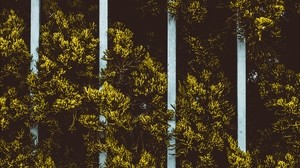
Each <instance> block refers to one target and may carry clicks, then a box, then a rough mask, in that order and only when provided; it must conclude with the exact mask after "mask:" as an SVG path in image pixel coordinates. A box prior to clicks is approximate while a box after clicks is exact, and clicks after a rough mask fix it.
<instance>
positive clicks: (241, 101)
mask: <svg viewBox="0 0 300 168" xmlns="http://www.w3.org/2000/svg"><path fill="white" fill-rule="evenodd" d="M238 19H239V17H238ZM240 29H241V27H240V25H239V21H238V20H237V106H238V107H237V113H238V114H237V115H238V116H237V117H238V123H237V128H238V132H237V136H238V146H239V148H240V149H241V150H242V151H246V39H245V37H243V36H242V35H239V33H238V32H239V30H240Z"/></svg>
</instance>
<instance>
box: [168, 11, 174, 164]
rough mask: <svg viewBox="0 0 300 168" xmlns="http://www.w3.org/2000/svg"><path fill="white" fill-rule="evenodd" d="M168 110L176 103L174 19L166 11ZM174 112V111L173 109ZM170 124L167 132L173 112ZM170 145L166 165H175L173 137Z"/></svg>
mask: <svg viewBox="0 0 300 168" xmlns="http://www.w3.org/2000/svg"><path fill="white" fill-rule="evenodd" d="M167 19H168V51H167V54H168V55H167V56H168V100H167V104H168V110H173V111H174V110H175V109H174V108H173V107H175V105H176V20H175V18H174V17H172V16H171V14H170V13H168V16H167ZM174 112H175V111H174ZM168 124H169V125H170V126H169V128H168V132H169V133H171V132H172V131H173V130H174V129H175V125H176V119H175V114H174V116H173V119H172V120H169V121H168ZM169 143H170V146H169V147H168V149H167V167H168V168H175V167H176V155H175V154H176V150H175V144H176V141H175V138H174V137H172V138H171V140H170V142H169Z"/></svg>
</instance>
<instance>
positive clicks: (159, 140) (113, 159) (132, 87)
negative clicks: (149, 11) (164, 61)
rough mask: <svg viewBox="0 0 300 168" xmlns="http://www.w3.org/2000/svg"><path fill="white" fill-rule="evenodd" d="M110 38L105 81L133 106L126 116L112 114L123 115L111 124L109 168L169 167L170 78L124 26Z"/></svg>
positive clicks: (114, 29)
mask: <svg viewBox="0 0 300 168" xmlns="http://www.w3.org/2000/svg"><path fill="white" fill-rule="evenodd" d="M108 34H109V43H110V44H109V49H108V51H107V52H106V58H105V59H107V61H108V67H107V69H106V70H105V71H104V72H103V80H104V81H107V82H108V83H110V84H111V85H112V86H113V87H114V88H116V89H118V90H120V92H121V93H122V94H124V95H125V96H126V97H128V99H129V100H128V101H130V103H129V104H128V105H127V106H128V107H127V109H125V112H122V108H121V109H120V110H118V111H111V110H110V113H115V114H114V115H115V116H119V115H120V119H119V120H121V121H118V120H116V119H115V120H113V121H110V120H109V119H108V121H107V124H108V126H107V128H106V131H105V132H106V133H105V147H106V149H107V152H108V158H107V166H108V167H116V166H120V167H165V165H166V147H167V140H168V136H167V128H168V125H167V121H168V120H169V119H170V117H171V113H170V112H167V110H166V106H165V103H164V101H165V93H166V84H167V83H166V74H165V73H163V69H162V67H161V65H160V64H159V63H158V62H157V61H155V60H154V59H153V58H152V57H151V56H150V55H149V53H148V52H147V51H146V49H145V48H144V47H143V46H137V45H135V44H134V43H133V40H132V39H133V33H132V32H131V31H130V30H129V29H127V28H125V26H124V25H123V24H122V23H115V24H114V25H113V26H112V28H110V29H109V31H108ZM115 106H118V105H117V104H116V105H115ZM114 108H115V107H114ZM108 110H109V109H108ZM100 111H101V110H100ZM123 113H124V114H123ZM106 115H112V114H109V113H107V114H106ZM106 115H105V116H106ZM121 115H123V116H121ZM124 123H126V124H124Z"/></svg>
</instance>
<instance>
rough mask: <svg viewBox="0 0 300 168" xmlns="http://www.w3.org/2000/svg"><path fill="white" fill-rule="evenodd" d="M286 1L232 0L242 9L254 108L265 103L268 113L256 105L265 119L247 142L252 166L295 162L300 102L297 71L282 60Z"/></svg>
mask: <svg viewBox="0 0 300 168" xmlns="http://www.w3.org/2000/svg"><path fill="white" fill-rule="evenodd" d="M290 3H291V1H288V0H287V1H282V0H276V1H268V2H267V1H254V2H252V1H251V2H250V1H234V2H233V3H232V4H231V7H233V8H234V9H236V10H237V11H239V12H240V16H241V17H242V19H241V24H242V25H243V31H244V32H245V34H246V37H247V41H248V46H247V48H248V51H247V55H248V63H249V64H248V65H250V66H249V68H248V71H250V72H252V74H251V73H250V74H249V79H250V81H251V83H249V84H250V85H256V86H254V87H253V88H255V89H256V90H257V91H256V92H258V93H259V95H260V96H259V97H256V98H257V99H260V100H258V101H256V107H258V106H257V104H259V103H261V102H263V103H264V105H265V107H266V115H264V114H263V112H262V111H263V109H256V110H261V113H260V114H259V116H258V115H256V116H257V117H261V118H265V117H267V118H268V119H264V120H261V121H262V122H266V121H268V123H267V124H264V126H263V127H262V126H260V127H259V126H256V129H258V131H257V132H256V134H255V136H254V137H256V138H255V139H251V142H250V146H251V149H250V150H251V153H252V158H253V161H254V162H253V166H255V167H299V161H298V160H299V157H298V156H299V150H297V148H299V147H298V146H299V140H298V139H299V137H298V133H297V132H298V131H299V130H297V123H298V122H299V117H298V115H297V112H295V111H297V110H296V109H297V108H298V104H299V103H297V101H298V100H297V97H298V95H299V93H298V91H297V89H296V88H297V87H298V86H297V85H298V82H297V80H298V78H299V77H298V76H299V75H298V74H297V73H296V72H294V71H291V70H288V69H287V68H285V65H283V64H282V62H283V61H282V60H285V59H286V58H285V57H289V56H288V55H287V53H288V52H287V50H288V49H287V47H288V46H287V45H286V44H287V39H286V35H287V34H286V32H284V31H283V30H284V28H285V26H284V25H285V24H287V20H288V18H287V13H289V12H290V11H289V10H291V9H290V7H289V5H290ZM284 33H285V34H284ZM248 92H250V93H251V92H252V91H251V90H250V91H248ZM254 105H255V104H254ZM250 112H251V111H250ZM254 119H255V118H254ZM255 120H256V119H255ZM258 120H259V119H258ZM260 125H261V124H260Z"/></svg>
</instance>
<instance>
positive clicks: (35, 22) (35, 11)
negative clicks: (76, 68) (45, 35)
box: [30, 0, 40, 146]
mask: <svg viewBox="0 0 300 168" xmlns="http://www.w3.org/2000/svg"><path fill="white" fill-rule="evenodd" d="M30 22H31V23H30V54H31V55H32V60H31V63H30V69H31V70H32V72H33V73H35V74H37V73H38V70H37V67H36V63H37V61H38V59H39V55H38V52H37V48H38V47H39V35H40V0H31V14H30ZM30 132H31V133H32V135H33V137H34V145H35V146H36V145H37V144H38V141H39V134H38V125H37V124H36V125H35V126H33V127H31V128H30Z"/></svg>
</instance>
